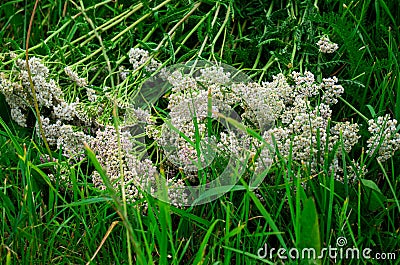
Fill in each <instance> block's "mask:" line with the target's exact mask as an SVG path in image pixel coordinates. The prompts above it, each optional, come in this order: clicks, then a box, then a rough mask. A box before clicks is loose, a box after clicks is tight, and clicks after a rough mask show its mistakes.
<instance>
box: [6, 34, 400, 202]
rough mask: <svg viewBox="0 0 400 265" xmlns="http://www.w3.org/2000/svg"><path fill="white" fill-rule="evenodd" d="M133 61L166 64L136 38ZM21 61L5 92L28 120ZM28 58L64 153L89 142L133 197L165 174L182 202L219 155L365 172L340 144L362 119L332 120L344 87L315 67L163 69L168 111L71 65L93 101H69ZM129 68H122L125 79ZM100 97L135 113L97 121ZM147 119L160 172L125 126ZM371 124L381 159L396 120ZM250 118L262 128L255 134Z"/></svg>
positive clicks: (391, 143) (47, 125) (351, 138)
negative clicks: (265, 78) (250, 74)
mask: <svg viewBox="0 0 400 265" xmlns="http://www.w3.org/2000/svg"><path fill="white" fill-rule="evenodd" d="M317 44H318V46H319V47H320V51H321V52H324V53H332V52H334V51H336V50H337V49H338V46H337V44H335V43H332V42H330V41H329V39H328V38H327V37H323V38H321V39H320V41H319V42H318V43H317ZM129 62H130V63H131V64H132V67H133V69H134V70H136V69H138V68H140V67H143V68H144V71H145V72H151V71H155V70H157V69H158V68H159V67H160V66H161V64H160V63H159V62H157V61H156V60H155V59H153V58H152V57H151V56H150V55H149V52H148V51H145V50H143V49H140V48H132V49H131V50H130V51H129ZM16 66H17V69H16V70H12V71H11V72H10V73H8V74H5V73H0V92H1V93H2V94H3V95H4V97H5V100H6V102H7V103H8V105H9V106H10V108H11V117H12V119H13V120H14V121H15V122H16V123H17V124H19V125H20V126H23V127H26V126H27V117H28V115H29V113H30V111H31V109H32V106H33V95H32V89H31V86H30V81H29V78H28V72H27V66H26V62H25V61H24V60H16ZM29 66H30V69H31V73H32V81H33V85H34V87H35V93H36V95H35V96H36V98H37V102H38V105H39V107H40V109H41V120H42V125H43V126H42V127H43V130H44V135H45V137H46V138H47V141H48V143H49V145H50V146H52V147H54V148H57V149H59V150H62V154H63V155H64V156H65V157H67V158H69V159H72V160H76V161H80V160H82V159H83V158H84V148H83V146H84V143H87V144H88V145H89V146H90V147H91V148H92V149H93V151H94V152H95V154H96V156H97V158H98V160H99V162H100V164H101V165H102V167H103V168H104V170H105V172H106V174H107V176H108V177H109V178H110V180H111V183H112V185H113V188H115V189H116V190H120V189H121V185H122V184H124V185H125V190H126V193H127V195H128V199H129V200H130V201H132V202H133V201H137V200H140V199H143V193H142V191H147V192H149V193H151V194H154V193H156V192H157V191H159V187H160V186H158V184H160V180H163V181H164V183H165V187H166V188H167V191H168V192H167V197H168V199H169V200H170V202H171V203H172V204H174V205H177V206H182V205H186V202H187V201H188V200H189V195H188V194H187V193H185V192H184V191H183V190H185V184H187V183H192V184H193V183H199V181H200V180H199V178H198V177H199V176H198V175H197V173H196V172H197V171H198V170H200V169H206V168H207V167H210V166H212V165H211V163H215V161H217V163H219V162H220V164H221V165H222V164H223V163H225V162H227V161H228V160H229V157H234V158H235V159H237V161H240V162H241V163H242V164H245V165H246V166H248V169H249V170H247V171H246V172H247V173H246V174H250V173H249V172H252V173H253V174H254V175H257V174H262V173H263V172H265V170H266V169H268V167H269V166H270V165H271V164H272V163H273V162H274V161H276V160H277V159H280V158H283V159H289V158H291V159H292V161H293V162H294V163H293V166H298V167H299V168H301V169H304V168H307V170H308V171H307V172H308V173H311V174H319V173H320V172H321V171H322V170H321V169H322V168H323V167H324V166H325V165H327V166H328V168H329V172H326V173H327V174H330V175H334V176H335V178H336V179H337V180H339V181H345V180H348V181H353V180H355V179H356V177H357V176H360V175H365V174H366V173H367V172H368V170H367V168H366V166H365V163H364V161H363V162H359V161H357V162H356V161H354V160H353V161H352V162H351V163H346V166H344V165H343V163H342V161H343V159H346V158H345V157H343V153H350V152H351V151H352V149H353V147H354V146H355V145H356V144H357V143H358V141H359V139H360V134H359V129H360V127H361V126H362V125H359V124H357V123H353V122H350V121H345V122H337V121H333V120H332V106H333V105H335V104H337V103H338V100H339V98H340V95H342V93H343V92H344V88H343V87H342V86H341V85H340V84H338V79H337V78H336V77H329V78H323V79H322V82H317V81H316V78H315V77H314V75H313V74H312V73H311V72H309V71H305V72H304V73H299V72H292V73H291V74H290V75H288V76H285V75H283V74H278V75H276V76H274V77H273V80H272V81H270V82H261V83H260V84H259V83H255V82H252V81H251V80H247V79H246V80H245V79H240V80H237V79H235V76H236V75H237V73H234V72H232V71H231V70H227V69H226V68H224V67H222V66H220V65H203V66H201V67H200V68H196V67H192V68H190V67H188V68H184V70H182V69H181V68H179V67H178V68H173V69H172V70H170V69H163V70H162V71H161V72H160V76H161V80H162V82H164V83H163V84H162V85H164V84H165V83H167V84H168V86H169V90H168V91H167V92H168V93H165V95H164V96H163V99H166V100H168V105H167V110H165V113H163V115H164V116H162V115H158V114H159V113H161V111H159V110H158V109H156V108H154V111H153V112H152V111H149V110H144V109H141V108H139V107H135V108H133V109H129V108H130V107H131V105H130V104H128V103H127V102H126V101H127V100H126V98H124V97H118V96H117V95H118V93H119V91H113V90H112V89H111V88H107V87H102V88H100V89H99V88H96V87H93V86H90V87H88V85H87V81H86V79H84V78H80V77H79V75H78V74H77V73H76V72H74V71H73V70H72V69H71V68H69V67H66V68H65V69H64V71H65V73H66V74H67V75H68V76H69V77H70V78H71V80H73V81H74V82H76V84H77V85H78V86H80V87H85V88H84V89H85V91H86V93H84V94H86V96H87V100H86V103H87V105H84V103H82V99H81V100H79V98H77V99H76V100H75V102H72V103H68V102H67V101H65V99H64V94H63V92H62V90H61V88H60V86H59V85H58V84H57V82H56V81H54V80H53V79H52V78H50V74H49V69H48V68H47V67H46V66H45V65H44V64H43V63H42V62H41V61H40V59H38V58H36V57H32V58H31V59H30V60H29ZM193 69H194V70H193ZM128 73H129V71H128V70H126V69H124V68H120V74H121V78H122V79H125V78H126V77H127V76H128ZM126 81H128V80H126ZM126 81H125V82H126ZM152 85H154V84H152ZM154 89H156V90H157V86H155V87H154ZM157 92H158V91H157ZM150 95H153V94H152V91H150ZM88 101H89V102H88ZM104 101H106V102H113V103H115V104H116V105H117V106H118V107H120V108H123V111H124V114H123V115H126V113H127V112H129V111H131V113H132V117H131V118H132V119H131V120H128V119H126V120H125V123H124V124H122V125H121V127H120V128H122V129H120V131H118V133H117V131H116V129H115V128H114V127H113V126H110V125H109V123H107V122H105V123H104V124H100V123H94V122H93V121H92V120H91V119H90V118H89V116H90V117H93V116H96V115H97V114H98V113H100V112H101V111H104V108H106V107H104V105H105V104H106V103H104ZM163 111H164V110H163ZM89 112H90V113H89ZM91 112H93V113H91ZM89 114H90V115H89ZM105 116H107V115H105ZM107 117H108V116H107ZM160 121H163V122H160ZM141 125H144V126H145V133H144V134H146V135H147V137H149V138H151V139H153V140H154V141H155V144H154V145H153V146H155V147H156V151H157V152H159V151H160V150H161V149H158V148H160V147H162V148H163V150H162V152H163V154H164V155H165V156H166V157H167V160H168V161H167V162H165V165H166V168H165V171H164V173H165V175H166V176H163V174H164V173H163V174H161V173H159V172H158V170H157V166H159V165H156V164H154V163H153V162H152V160H150V159H141V156H139V155H138V152H135V148H136V147H137V146H135V140H134V139H133V136H134V135H132V134H131V133H132V132H130V129H129V128H130V127H134V126H141ZM368 125H369V127H368V130H369V132H370V134H371V137H370V138H369V139H368V140H367V144H368V146H367V155H368V157H370V158H371V157H376V158H377V159H378V160H379V161H382V162H383V161H385V160H387V159H388V158H390V157H391V156H393V154H394V152H396V151H397V150H398V149H399V148H400V134H399V133H398V132H397V128H396V126H397V121H396V120H394V119H391V118H390V116H389V115H386V116H384V117H377V118H376V119H374V120H370V121H369V122H368ZM243 128H245V129H244V130H243ZM246 128H248V129H251V130H252V131H253V132H256V133H257V134H258V136H259V137H254V134H253V135H251V134H250V133H249V131H246ZM36 130H39V126H38V125H36ZM144 134H143V135H144ZM143 144H146V143H143ZM153 146H152V147H153ZM227 157H228V159H227ZM327 159H328V160H327ZM213 161H214V162H213ZM162 163H163V162H162ZM220 164H219V165H220ZM349 164H350V165H349ZM163 166H164V164H163ZM160 167H161V166H160ZM66 172H67V171H65V172H64V171H63V173H62V175H63V176H64V177H65V176H66V175H68V173H66ZM346 173H347V174H346ZM60 174H61V173H60ZM91 177H92V181H93V184H94V185H95V187H97V188H99V189H100V190H104V189H106V185H105V183H104V182H103V179H102V178H101V177H100V175H99V173H98V172H96V171H94V172H93V173H92V174H91ZM52 179H54V177H52ZM63 181H66V182H68V180H67V179H63ZM184 181H186V182H187V183H185V182H184Z"/></svg>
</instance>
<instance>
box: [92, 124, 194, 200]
mask: <svg viewBox="0 0 400 265" xmlns="http://www.w3.org/2000/svg"><path fill="white" fill-rule="evenodd" d="M119 135H120V148H119V144H118V137H117V133H116V130H115V128H114V127H112V126H106V127H105V129H104V130H98V131H97V133H96V137H94V138H91V141H90V142H89V145H90V147H91V148H92V149H93V151H94V152H95V153H96V155H97V158H98V160H99V162H100V164H101V165H102V166H103V167H104V169H105V171H106V173H107V175H108V176H109V177H110V180H111V183H112V184H113V187H114V188H115V189H116V190H120V187H121V185H122V182H121V174H123V178H124V185H125V190H126V193H127V196H128V199H129V201H130V202H134V201H136V200H139V199H141V198H143V193H142V192H140V191H141V190H142V191H143V192H144V191H147V192H149V193H150V194H154V193H155V192H156V191H157V184H158V183H159V182H158V179H157V178H161V176H159V175H158V172H157V169H156V167H155V166H154V165H153V163H152V162H151V161H150V160H148V159H145V160H143V161H141V160H139V159H138V158H137V157H135V156H134V155H133V154H131V153H130V152H131V151H132V150H133V143H132V140H131V139H130V138H131V135H130V133H129V132H127V131H122V130H121V131H120V132H119ZM121 159H122V160H121ZM121 165H122V172H121ZM92 180H93V183H94V185H95V186H96V187H97V188H99V189H101V190H104V189H106V186H105V184H104V183H103V180H102V178H101V177H100V175H99V173H98V172H97V171H94V172H93V174H92ZM166 186H167V189H168V198H169V200H170V202H171V203H172V204H174V205H176V206H181V205H185V204H186V203H185V202H186V198H185V196H186V195H185V194H182V193H180V194H176V192H179V188H180V187H183V186H184V183H183V181H182V180H175V179H167V180H166ZM145 207H146V205H145Z"/></svg>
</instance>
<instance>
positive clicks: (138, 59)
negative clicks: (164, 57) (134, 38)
mask: <svg viewBox="0 0 400 265" xmlns="http://www.w3.org/2000/svg"><path fill="white" fill-rule="evenodd" d="M129 62H130V63H131V64H132V66H133V70H136V69H138V68H139V67H141V66H142V65H145V70H146V71H148V72H154V71H156V70H157V69H158V68H159V67H160V66H161V64H160V63H159V62H157V61H156V60H155V59H153V58H150V55H149V52H148V51H146V50H143V49H141V48H132V49H130V50H129ZM124 77H125V78H126V74H124Z"/></svg>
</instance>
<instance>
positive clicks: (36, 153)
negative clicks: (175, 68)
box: [0, 0, 400, 265]
mask: <svg viewBox="0 0 400 265" xmlns="http://www.w3.org/2000/svg"><path fill="white" fill-rule="evenodd" d="M28 2H29V3H28ZM0 3H1V5H0V58H1V60H0V72H1V73H4V74H7V75H8V74H10V73H11V71H12V70H13V69H15V66H14V60H13V59H11V58H10V56H9V53H10V51H15V52H16V53H17V55H18V56H19V58H23V57H24V48H25V47H26V43H25V40H26V35H27V29H28V24H29V19H30V15H31V12H32V10H33V4H34V3H33V1H19V0H14V1H1V2H0ZM399 21H400V8H399V5H398V3H397V2H396V1H389V0H375V1H372V0H364V1H343V0H329V1H318V0H316V1H311V0H305V1H297V0H284V1H273V0H271V1H255V0H254V1H235V0H230V1H229V0H223V1H213V0H211V1H210V0H207V1H202V2H194V1H191V0H185V1H174V0H165V1H159V0H156V1H140V2H139V1H138V2H134V1H119V0H117V1H111V0H106V1H102V2H98V1H58V0H43V1H40V2H39V5H38V10H37V11H36V14H35V19H34V23H33V25H32V33H31V36H30V43H29V47H30V49H29V54H30V56H33V55H35V56H37V57H40V58H42V59H43V60H44V61H45V62H46V65H47V66H49V69H50V71H51V73H50V75H51V77H52V78H54V79H55V80H56V81H57V82H58V83H59V84H60V86H61V87H62V89H63V91H64V93H65V96H66V98H67V99H68V100H69V101H73V100H75V99H76V98H77V97H80V98H84V97H85V92H84V90H83V89H82V88H79V87H77V86H76V85H75V84H72V83H71V82H69V81H68V80H67V76H66V75H65V74H64V72H63V68H64V67H65V66H67V65H68V66H71V67H73V68H75V69H76V70H77V71H78V73H79V74H80V76H85V77H87V79H88V81H89V84H90V85H92V86H93V88H94V89H95V90H96V91H98V93H99V99H98V100H99V102H100V101H101V102H104V112H103V116H102V117H99V119H100V120H102V121H104V122H109V123H110V124H113V121H112V116H113V107H114V106H113V103H112V102H110V101H108V100H107V99H106V95H105V93H104V88H105V87H106V86H107V87H110V89H109V91H111V94H112V95H116V97H118V98H120V99H129V97H130V96H131V95H132V93H134V91H135V90H136V89H137V88H138V86H139V85H140V84H141V83H142V82H143V81H144V80H145V79H146V78H147V77H148V76H146V75H145V73H144V72H143V71H137V72H135V73H133V74H132V75H130V76H129V77H128V78H127V79H126V80H121V79H120V77H119V67H120V66H125V67H126V68H129V60H128V58H127V56H128V55H127V54H128V51H129V49H130V48H132V47H141V48H143V49H145V50H148V51H149V52H150V53H151V54H152V56H154V58H155V59H157V60H158V61H160V62H162V63H163V64H164V65H166V66H168V65H172V64H176V63H181V62H185V61H189V60H194V59H198V58H199V59H206V60H210V61H222V62H224V63H226V64H229V65H232V66H234V67H236V68H238V69H240V70H242V71H243V72H245V73H246V74H248V75H249V76H251V77H252V79H253V80H254V81H256V82H261V81H269V80H271V78H272V76H273V75H276V74H278V73H280V72H282V73H284V74H285V75H287V74H289V73H290V72H292V71H294V70H296V71H301V72H304V71H306V70H308V71H311V72H313V73H314V74H315V76H316V78H317V79H318V80H322V78H324V77H329V76H331V75H336V76H337V77H338V78H339V82H340V84H342V85H343V87H344V88H345V93H344V94H343V96H342V97H343V100H342V101H340V102H339V104H337V105H336V106H335V108H334V113H333V120H335V121H345V120H350V121H354V122H358V123H360V124H362V127H361V129H360V130H361V134H362V136H363V137H362V138H361V139H360V140H359V142H358V144H357V145H356V146H355V148H353V150H352V152H351V153H350V154H348V155H347V154H345V153H344V151H343V150H342V148H341V147H342V146H341V145H339V146H338V147H337V152H339V153H341V152H342V153H343V155H342V160H343V163H344V164H345V165H350V166H354V165H352V159H353V158H357V159H358V161H359V162H361V164H365V165H368V170H369V171H368V173H367V175H366V176H365V177H364V176H362V177H360V176H361V174H359V176H358V179H357V181H356V182H355V183H354V184H349V183H347V182H345V183H344V184H343V183H340V182H337V181H335V180H334V178H333V176H330V175H329V172H330V171H329V165H327V164H325V165H321V174H318V175H310V174H308V175H307V174H306V173H307V169H304V167H306V166H304V165H303V167H302V166H298V165H296V164H295V163H293V158H292V157H289V158H286V159H285V158H283V157H280V159H278V160H277V161H275V163H274V165H273V166H272V167H271V169H270V171H269V173H268V175H267V177H266V180H265V181H264V183H262V184H261V186H260V189H259V193H260V194H261V199H260V197H259V196H256V195H255V193H254V192H253V191H251V190H250V189H249V188H248V183H247V182H246V179H241V182H239V183H238V184H237V186H236V188H235V189H233V190H232V191H230V192H228V193H227V194H225V195H224V196H222V197H220V198H219V199H217V200H215V201H213V202H211V203H208V204H204V205H198V206H194V207H185V208H177V207H174V206H172V205H168V204H166V203H163V202H161V201H158V200H156V199H155V198H153V197H151V196H149V195H147V194H146V193H145V194H144V195H145V198H144V199H143V200H145V201H146V202H147V203H148V209H147V211H145V212H143V211H141V210H140V209H139V208H138V207H135V204H136V203H137V204H140V203H141V202H140V201H139V202H136V203H134V204H127V203H126V201H125V200H124V199H123V197H121V196H119V194H117V193H116V192H115V191H114V190H113V189H112V188H111V184H110V185H108V189H107V190H106V191H104V192H100V191H99V190H97V189H95V188H94V186H93V184H92V182H91V179H90V174H91V172H92V171H93V170H98V171H99V173H101V172H102V169H101V166H100V165H99V164H98V162H97V160H96V158H95V155H94V154H92V153H91V151H90V150H87V156H86V158H85V159H84V160H83V161H80V162H76V161H68V159H66V158H64V157H62V155H61V152H59V151H57V150H53V157H54V158H56V159H57V162H43V161H41V160H40V157H41V155H42V154H44V153H46V150H45V147H44V145H43V144H42V142H41V141H40V140H38V137H37V135H36V132H34V130H33V128H32V126H31V127H30V128H21V127H19V126H18V125H17V124H16V123H14V122H13V121H12V120H11V117H10V109H9V107H8V105H7V103H6V102H5V100H4V97H3V95H2V94H1V93H0V110H1V112H0V125H1V126H0V155H1V156H0V206H1V207H0V214H1V218H0V220H1V222H0V238H1V239H0V263H2V264H226V265H227V264H263V263H267V264H273V263H276V262H278V263H279V261H280V260H279V258H278V256H277V252H275V253H274V255H273V257H272V258H269V257H268V258H266V259H261V258H260V257H258V256H257V251H258V250H259V248H262V247H264V244H268V249H271V248H276V249H278V248H286V249H290V248H294V247H298V248H303V247H311V246H313V247H315V248H316V249H321V248H324V247H328V246H332V247H335V246H336V240H337V238H338V237H341V236H342V237H345V238H346V239H347V245H346V246H349V247H352V246H354V247H357V248H358V249H366V248H371V249H373V253H375V252H382V253H395V255H396V257H397V258H398V257H399V256H400V234H399V233H400V226H399V224H400V205H399V204H400V198H399V194H400V183H399V182H400V170H399V167H398V166H397V165H398V164H399V163H400V157H399V156H398V153H396V155H395V156H393V157H392V158H391V159H389V160H388V161H386V162H385V163H383V164H382V163H380V162H377V161H376V159H374V158H370V157H367V156H366V154H365V150H364V147H365V146H366V139H367V138H368V130H367V128H368V125H367V121H366V120H365V119H364V117H366V118H367V119H370V118H374V117H375V116H382V115H384V114H386V113H389V114H391V115H392V117H394V118H396V119H397V120H400V76H399V73H400V71H399V60H400V57H399V52H400V51H399V45H400V32H399V31H400V28H399V26H400V25H399ZM323 35H328V36H329V37H330V39H331V40H332V41H334V42H336V43H338V44H339V47H340V48H339V50H338V51H337V52H336V53H333V54H321V53H319V52H318V48H317V47H316V45H315V43H316V42H317V41H318V39H319V37H321V36H323ZM162 106H163V105H162V104H161V105H160V106H159V107H160V108H161V109H162ZM88 107H89V106H88ZM33 119H34V118H33ZM32 124H33V122H32ZM329 155H331V156H332V154H329ZM278 157H279V155H278ZM63 168H69V172H70V173H69V184H70V185H69V186H68V187H66V186H65V183H63V182H62V181H61V180H60V178H59V177H60V176H61V175H62V174H63V172H62V170H63ZM50 173H52V174H54V176H55V177H56V179H59V181H56V182H53V181H51V180H50V178H49V176H48V175H49V174H50ZM101 174H102V173H101ZM346 174H347V172H346V171H345V172H344V175H345V177H346ZM272 176H273V177H272ZM102 177H103V179H104V180H105V181H107V180H108V178H107V176H106V175H105V174H102ZM306 182H307V184H308V185H307V188H303V184H304V183H306ZM318 262H320V263H321V264H330V263H335V262H334V260H332V259H329V258H327V257H325V258H324V259H322V260H318ZM336 262H337V263H340V264H363V263H365V262H371V263H372V264H381V263H383V264H399V261H398V260H385V261H379V260H368V261H366V260H356V259H354V260H338V261H336ZM292 263H293V264H296V263H305V264H307V263H308V261H301V260H294V261H292Z"/></svg>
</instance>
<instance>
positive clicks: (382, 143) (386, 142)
mask: <svg viewBox="0 0 400 265" xmlns="http://www.w3.org/2000/svg"><path fill="white" fill-rule="evenodd" d="M368 125H369V126H368V131H369V132H370V133H371V137H370V138H369V139H368V141H367V144H368V146H367V147H368V149H367V154H368V155H369V156H373V155H374V154H375V153H376V155H377V158H376V159H377V160H379V161H381V162H383V161H386V160H387V159H388V158H390V157H391V156H393V155H394V153H395V152H396V151H397V150H398V149H399V148H400V134H399V133H397V129H396V125H397V120H395V119H390V116H389V115H388V114H387V115H385V116H383V117H382V116H381V117H378V118H377V119H376V120H369V121H368Z"/></svg>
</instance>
